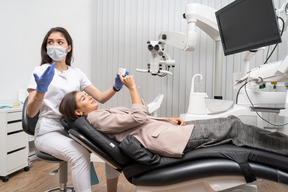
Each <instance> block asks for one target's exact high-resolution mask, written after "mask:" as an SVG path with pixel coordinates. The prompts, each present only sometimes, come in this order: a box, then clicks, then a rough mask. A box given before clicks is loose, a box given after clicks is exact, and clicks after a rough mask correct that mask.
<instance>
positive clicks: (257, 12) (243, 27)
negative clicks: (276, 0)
mask: <svg viewBox="0 0 288 192" xmlns="http://www.w3.org/2000/svg"><path fill="white" fill-rule="evenodd" d="M216 19H217V24H218V27H219V33H220V36H221V40H222V45H223V49H224V54H225V55H230V54H235V53H239V52H242V51H246V50H253V49H257V48H260V47H264V46H268V45H272V44H276V43H280V42H281V35H280V30H279V26H278V21H277V17H276V13H275V9H274V4H273V1H272V0H235V1H234V2H232V3H230V4H228V5H227V6H225V7H223V8H221V9H220V10H218V11H217V12H216Z"/></svg>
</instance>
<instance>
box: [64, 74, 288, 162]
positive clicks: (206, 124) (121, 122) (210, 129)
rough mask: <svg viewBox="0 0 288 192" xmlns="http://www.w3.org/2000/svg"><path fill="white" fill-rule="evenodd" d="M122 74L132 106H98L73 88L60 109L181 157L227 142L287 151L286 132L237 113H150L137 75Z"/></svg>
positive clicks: (119, 135)
mask: <svg viewBox="0 0 288 192" xmlns="http://www.w3.org/2000/svg"><path fill="white" fill-rule="evenodd" d="M119 76H120V79H121V81H122V82H123V84H124V85H125V86H126V87H127V88H128V89H129V91H130V95H131V99H132V107H131V109H128V108H124V107H115V108H110V109H99V110H98V103H96V102H95V100H93V98H92V97H91V96H88V95H86V94H85V93H82V92H71V93H68V94H67V95H66V96H65V97H64V98H63V100H62V102H61V104H60V106H59V110H60V112H61V113H62V114H63V115H64V116H66V117H68V118H69V119H71V120H75V119H77V118H78V117H80V116H84V117H86V118H87V120H88V122H90V123H91V124H92V125H93V126H94V127H95V128H96V129H98V130H99V131H100V132H102V133H104V134H106V135H107V136H108V137H110V138H112V139H115V140H117V141H118V142H121V141H122V140H123V139H124V138H125V137H126V136H127V135H133V136H134V137H135V138H136V139H137V140H138V141H139V142H140V143H141V144H142V145H143V146H144V147H145V148H147V149H149V150H150V151H151V152H154V153H156V154H159V155H162V156H166V157H178V158H181V157H182V155H183V153H185V152H187V151H191V150H193V149H196V148H201V147H209V146H215V145H220V144H224V143H233V144H234V145H237V146H249V147H253V148H257V149H262V150H266V151H270V152H275V153H279V154H282V155H288V140H287V137H286V135H284V134H282V133H278V132H270V131H267V130H264V129H260V128H257V127H254V126H251V125H246V124H244V123H242V122H241V121H240V119H238V118H237V117H234V116H229V117H228V118H216V119H208V120H197V121H191V122H186V123H184V121H183V120H182V119H181V118H155V117H151V116H148V115H147V107H146V106H144V105H142V102H141V99H140V97H139V94H138V91H137V88H136V83H135V81H134V76H133V75H128V76H125V77H122V75H119Z"/></svg>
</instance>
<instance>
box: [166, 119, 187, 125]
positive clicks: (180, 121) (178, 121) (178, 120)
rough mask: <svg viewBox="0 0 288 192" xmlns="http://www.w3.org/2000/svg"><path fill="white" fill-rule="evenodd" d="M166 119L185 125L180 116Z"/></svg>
mask: <svg viewBox="0 0 288 192" xmlns="http://www.w3.org/2000/svg"><path fill="white" fill-rule="evenodd" d="M166 119H167V120H168V121H171V122H173V123H176V124H178V125H180V126H184V125H185V122H184V121H183V119H181V118H172V117H171V118H166Z"/></svg>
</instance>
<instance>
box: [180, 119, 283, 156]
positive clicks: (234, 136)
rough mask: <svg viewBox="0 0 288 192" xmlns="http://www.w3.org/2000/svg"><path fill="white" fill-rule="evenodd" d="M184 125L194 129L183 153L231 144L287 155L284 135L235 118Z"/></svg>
mask: <svg viewBox="0 0 288 192" xmlns="http://www.w3.org/2000/svg"><path fill="white" fill-rule="evenodd" d="M185 123H186V124H194V129H193V132H192V134H191V137H190V139H189V141H188V143H187V146H186V148H185V150H184V152H187V151H191V150H193V149H197V148H201V147H211V146H215V145H220V144H224V143H233V144H234V145H237V146H248V147H253V148H257V149H262V150H266V151H270V152H275V153H279V154H282V155H288V139H287V137H286V135H285V134H282V133H279V132H271V131H267V130H264V129H261V128H258V127H255V126H252V125H246V124H244V123H242V121H241V120H240V119H238V118H237V117H235V116H229V117H227V118H216V119H208V120H196V121H189V122H185Z"/></svg>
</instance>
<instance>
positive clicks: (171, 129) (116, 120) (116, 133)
mask: <svg viewBox="0 0 288 192" xmlns="http://www.w3.org/2000/svg"><path fill="white" fill-rule="evenodd" d="M87 120H88V121H89V122H90V123H91V124H92V125H93V126H94V127H95V128H96V129H98V130H99V131H101V132H102V133H105V134H106V135H107V136H109V137H110V138H112V139H115V140H117V141H119V142H121V141H122V140H123V139H124V138H125V137H126V136H127V135H133V136H134V137H135V138H136V139H137V140H138V141H139V142H140V143H141V144H142V145H143V146H144V147H145V148H147V149H149V150H150V151H152V152H154V153H157V154H159V155H162V156H167V157H182V154H183V151H184V149H185V147H186V145H187V142H188V140H189V138H190V135H191V133H192V131H193V127H194V125H186V126H179V125H177V124H175V123H172V122H170V121H168V120H165V119H163V118H155V117H151V116H148V115H147V107H146V106H144V105H140V104H133V105H132V108H131V109H128V108H125V107H116V108H110V109H100V110H96V111H93V112H91V113H90V114H89V115H88V117H87Z"/></svg>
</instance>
